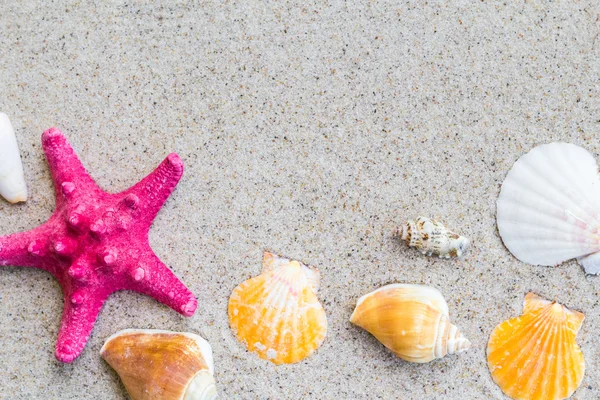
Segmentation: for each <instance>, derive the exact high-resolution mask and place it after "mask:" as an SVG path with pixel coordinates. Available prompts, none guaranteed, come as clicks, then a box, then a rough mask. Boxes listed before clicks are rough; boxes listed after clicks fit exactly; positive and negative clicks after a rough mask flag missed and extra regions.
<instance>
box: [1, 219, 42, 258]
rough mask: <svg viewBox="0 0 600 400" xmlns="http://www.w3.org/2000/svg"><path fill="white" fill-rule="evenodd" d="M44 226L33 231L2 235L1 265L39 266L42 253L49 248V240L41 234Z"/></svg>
mask: <svg viewBox="0 0 600 400" xmlns="http://www.w3.org/2000/svg"><path fill="white" fill-rule="evenodd" d="M41 230H42V227H38V228H36V229H34V230H31V231H26V232H18V233H13V234H12V235H7V236H1V237H0V266H4V265H12V266H18V267H39V266H40V265H41V262H42V258H41V257H40V255H42V253H44V252H45V251H46V249H47V247H48V246H47V244H48V240H47V239H46V237H44V236H42V235H40V231H41Z"/></svg>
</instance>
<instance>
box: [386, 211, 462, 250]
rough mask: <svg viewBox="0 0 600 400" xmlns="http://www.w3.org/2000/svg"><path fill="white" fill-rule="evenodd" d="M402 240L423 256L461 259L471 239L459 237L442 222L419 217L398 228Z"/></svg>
mask: <svg viewBox="0 0 600 400" xmlns="http://www.w3.org/2000/svg"><path fill="white" fill-rule="evenodd" d="M398 235H399V236H400V238H401V239H402V240H404V241H406V243H407V244H408V245H409V246H410V247H414V248H416V249H418V250H419V251H420V252H421V253H422V254H425V255H428V256H431V255H436V256H439V257H440V258H450V257H460V256H462V254H463V253H464V252H465V250H467V248H468V247H469V244H470V242H469V239H467V238H466V237H464V236H460V235H457V234H456V233H454V232H452V231H451V230H449V229H447V228H446V227H445V226H444V225H442V224H441V223H440V222H438V221H436V220H434V219H430V218H426V217H418V218H417V219H416V220H409V221H407V222H406V224H404V225H403V226H401V227H400V228H398Z"/></svg>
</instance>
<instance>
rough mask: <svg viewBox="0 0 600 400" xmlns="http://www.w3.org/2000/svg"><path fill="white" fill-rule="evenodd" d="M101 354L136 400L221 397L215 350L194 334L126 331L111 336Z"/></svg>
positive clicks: (183, 399)
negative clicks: (215, 364)
mask: <svg viewBox="0 0 600 400" xmlns="http://www.w3.org/2000/svg"><path fill="white" fill-rule="evenodd" d="M100 355H101V356H102V358H104V359H105V360H106V362H108V363H109V364H110V366H111V367H113V368H114V369H115V371H117V374H119V377H120V378H121V381H123V384H124V385H125V388H126V389H127V392H128V393H129V395H130V396H131V398H132V399H133V400H213V399H216V398H217V390H216V386H215V380H214V378H213V372H214V368H213V357H212V350H211V347H210V345H209V344H208V342H207V341H206V340H204V339H203V338H201V337H200V336H198V335H195V334H193V333H180V332H170V331H161V330H153V329H142V330H135V329H126V330H123V331H120V332H117V333H116V334H114V335H113V336H111V337H109V338H108V339H107V340H106V343H105V344H104V346H103V347H102V350H100Z"/></svg>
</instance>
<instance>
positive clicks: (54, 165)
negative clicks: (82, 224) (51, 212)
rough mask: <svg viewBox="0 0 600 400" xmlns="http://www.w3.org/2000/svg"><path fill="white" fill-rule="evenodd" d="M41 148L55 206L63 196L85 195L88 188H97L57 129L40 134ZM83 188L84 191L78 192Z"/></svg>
mask: <svg viewBox="0 0 600 400" xmlns="http://www.w3.org/2000/svg"><path fill="white" fill-rule="evenodd" d="M42 147H43V149H44V153H45V154H46V159H47V160H48V165H49V167H50V173H51V174H52V179H53V181H54V187H55V188H56V193H57V196H56V198H57V206H58V203H61V202H62V201H63V200H62V199H63V196H62V195H59V194H60V193H62V194H63V195H64V196H70V195H71V194H72V193H73V192H75V193H77V192H79V193H82V194H85V193H86V192H88V194H89V191H90V187H93V188H97V186H96V184H95V183H94V181H93V179H92V178H91V177H90V175H89V174H88V173H87V171H86V170H85V167H84V166H83V164H82V163H81V161H80V160H79V157H77V154H75V150H73V147H71V144H69V141H68V140H67V138H66V137H65V135H63V133H62V132H61V131H60V130H58V129H57V128H50V129H48V130H47V131H45V132H44V133H43V134H42ZM82 187H83V188H85V189H84V190H78V189H82Z"/></svg>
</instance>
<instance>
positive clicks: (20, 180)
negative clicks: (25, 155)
mask: <svg viewBox="0 0 600 400" xmlns="http://www.w3.org/2000/svg"><path fill="white" fill-rule="evenodd" d="M0 195H2V197H4V198H5V199H6V200H8V201H9V202H11V203H18V202H20V201H26V200H27V186H26V185H25V177H24V176H23V164H22V163H21V155H20V154H19V147H18V145H17V139H16V138H15V131H14V130H13V127H12V124H11V123H10V119H8V116H7V115H6V114H4V113H0Z"/></svg>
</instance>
